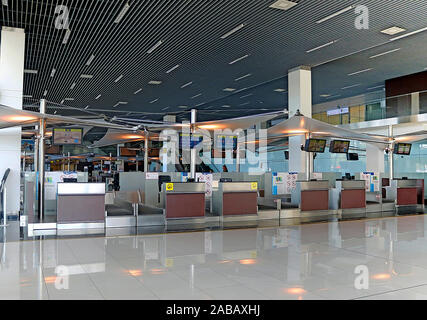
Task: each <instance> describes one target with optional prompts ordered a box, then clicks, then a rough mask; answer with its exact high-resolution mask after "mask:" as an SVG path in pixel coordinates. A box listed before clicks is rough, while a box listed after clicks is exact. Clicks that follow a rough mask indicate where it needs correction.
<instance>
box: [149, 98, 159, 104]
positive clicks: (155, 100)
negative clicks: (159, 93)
mask: <svg viewBox="0 0 427 320" xmlns="http://www.w3.org/2000/svg"><path fill="white" fill-rule="evenodd" d="M157 101H159V99H154V100H153V101H150V103H154V102H157Z"/></svg>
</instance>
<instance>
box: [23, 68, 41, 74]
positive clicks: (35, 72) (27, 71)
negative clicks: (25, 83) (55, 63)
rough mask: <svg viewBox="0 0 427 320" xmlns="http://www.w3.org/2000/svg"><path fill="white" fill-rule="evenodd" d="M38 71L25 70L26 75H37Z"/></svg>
mask: <svg viewBox="0 0 427 320" xmlns="http://www.w3.org/2000/svg"><path fill="white" fill-rule="evenodd" d="M37 72H38V71H37V70H31V69H24V73H30V74H37Z"/></svg>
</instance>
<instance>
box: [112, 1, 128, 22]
mask: <svg viewBox="0 0 427 320" xmlns="http://www.w3.org/2000/svg"><path fill="white" fill-rule="evenodd" d="M129 8H130V4H129V2H126V3H125V5H124V7H123V8H122V10H121V11H120V12H119V14H118V15H117V17H116V19H115V20H114V23H119V22H120V21H122V19H123V17H124V16H125V14H126V12H128V10H129Z"/></svg>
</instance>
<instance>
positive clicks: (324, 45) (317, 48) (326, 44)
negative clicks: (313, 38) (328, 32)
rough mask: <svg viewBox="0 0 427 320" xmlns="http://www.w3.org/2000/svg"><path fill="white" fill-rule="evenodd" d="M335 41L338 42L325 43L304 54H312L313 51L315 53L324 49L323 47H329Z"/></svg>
mask: <svg viewBox="0 0 427 320" xmlns="http://www.w3.org/2000/svg"><path fill="white" fill-rule="evenodd" d="M337 41H338V40H333V41H330V42H328V43H325V44H322V45H321V46H318V47H316V48H313V49H310V50H307V51H306V52H307V53H310V52H313V51H316V50H319V49H322V48H324V47H327V46H330V45H332V44H334V43H336V42H337Z"/></svg>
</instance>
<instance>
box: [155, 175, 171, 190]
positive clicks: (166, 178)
mask: <svg viewBox="0 0 427 320" xmlns="http://www.w3.org/2000/svg"><path fill="white" fill-rule="evenodd" d="M166 182H171V177H170V176H159V181H158V183H159V191H162V184H163V183H166Z"/></svg>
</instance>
